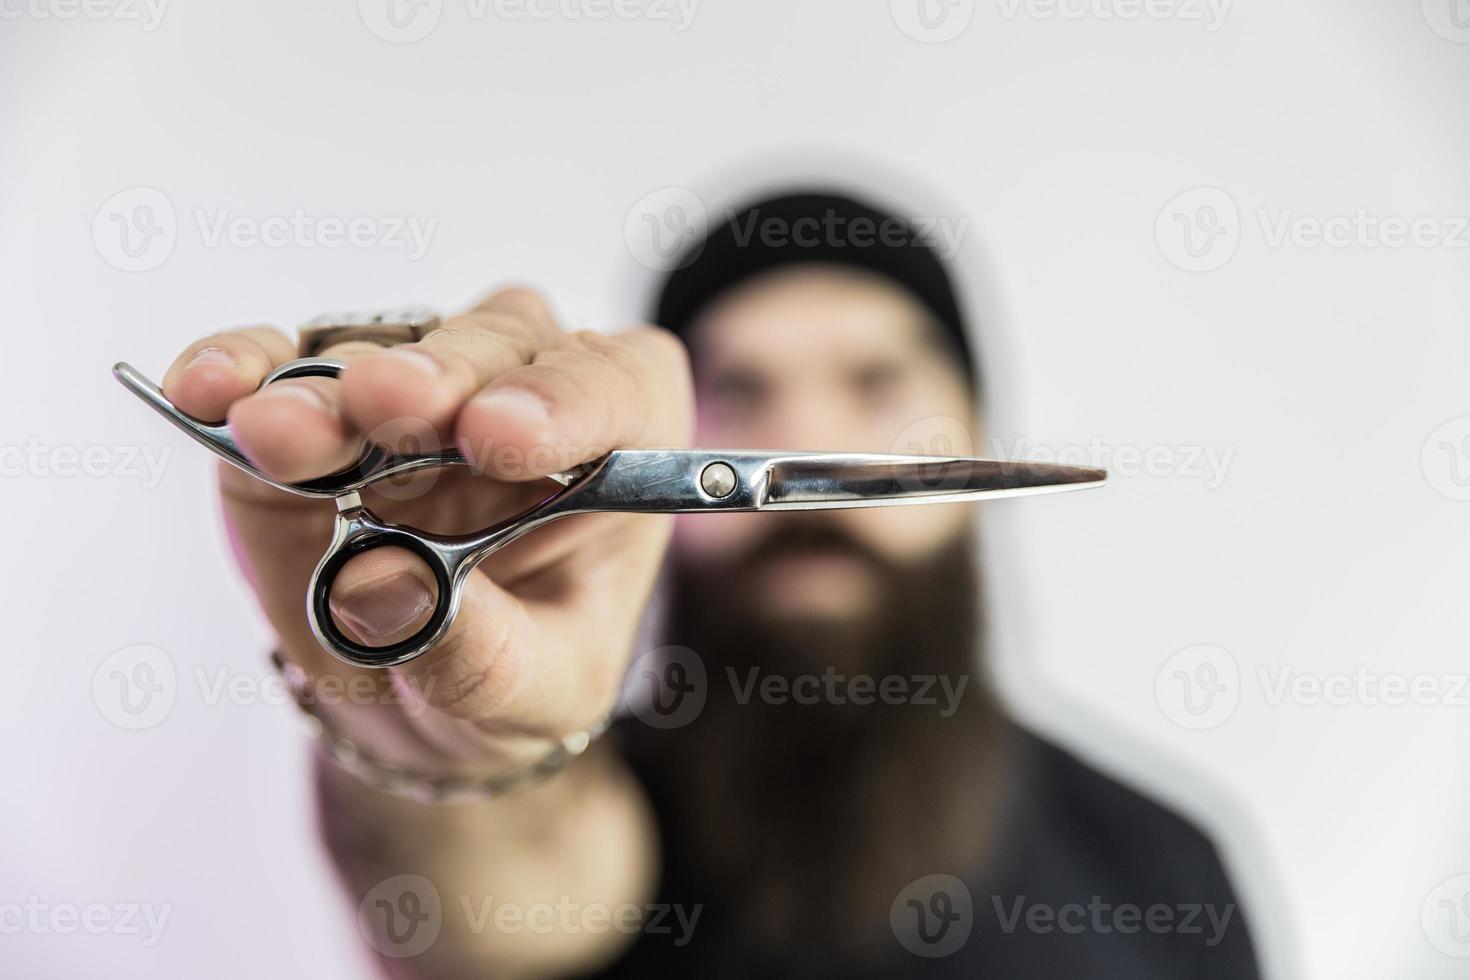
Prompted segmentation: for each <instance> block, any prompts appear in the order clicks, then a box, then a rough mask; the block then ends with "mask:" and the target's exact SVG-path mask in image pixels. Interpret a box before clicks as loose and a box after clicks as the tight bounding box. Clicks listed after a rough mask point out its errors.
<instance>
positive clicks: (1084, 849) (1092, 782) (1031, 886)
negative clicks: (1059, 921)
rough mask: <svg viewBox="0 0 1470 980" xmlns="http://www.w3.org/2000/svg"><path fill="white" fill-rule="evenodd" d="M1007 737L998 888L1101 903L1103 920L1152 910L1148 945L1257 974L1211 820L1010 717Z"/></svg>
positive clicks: (1209, 966)
mask: <svg viewBox="0 0 1470 980" xmlns="http://www.w3.org/2000/svg"><path fill="white" fill-rule="evenodd" d="M1008 737H1009V741H1010V744H1011V754H1010V758H1011V760H1012V772H1013V778H1012V779H1011V781H1010V783H1011V793H1010V796H1011V802H1010V806H1009V808H1008V819H1007V820H1006V822H1005V829H1004V830H1003V834H1004V845H1003V846H1002V847H1001V848H999V849H998V853H999V854H1000V855H1002V857H1001V860H1000V862H999V866H997V867H995V868H993V871H994V872H995V877H994V878H993V879H992V881H991V882H990V884H991V886H992V887H993V888H995V889H996V890H997V891H999V892H1002V893H1007V894H1009V893H1015V894H1018V895H1021V894H1024V895H1026V896H1028V898H1027V901H1028V902H1036V901H1039V902H1041V903H1044V904H1047V905H1050V906H1052V907H1062V906H1066V905H1068V904H1069V903H1091V904H1102V905H1103V906H1105V909H1106V911H1104V912H1103V913H1101V914H1102V916H1103V918H1102V919H1101V920H1100V921H1102V922H1103V923H1104V924H1105V925H1109V924H1113V923H1114V920H1115V918H1116V920H1117V922H1123V921H1125V918H1124V917H1125V916H1126V920H1127V921H1129V922H1131V921H1133V919H1134V917H1135V916H1137V917H1138V921H1140V922H1144V923H1146V922H1147V921H1148V920H1147V917H1148V916H1149V915H1150V914H1151V913H1150V909H1153V910H1154V911H1153V912H1152V914H1153V915H1155V916H1157V917H1158V919H1157V920H1156V921H1157V922H1159V923H1161V924H1163V925H1161V926H1160V928H1161V930H1163V931H1164V932H1165V933H1166V934H1165V935H1159V936H1155V937H1153V938H1152V939H1151V940H1149V941H1148V942H1146V943H1141V944H1138V945H1139V946H1140V949H1143V947H1147V949H1146V950H1144V952H1145V953H1147V954H1150V955H1151V954H1153V953H1157V952H1159V951H1161V950H1165V949H1167V950H1168V951H1169V953H1170V955H1175V956H1182V957H1184V958H1185V959H1187V960H1189V961H1191V962H1192V964H1193V968H1195V969H1197V971H1198V974H1199V975H1200V976H1209V977H1215V976H1220V977H1250V976H1255V975H1256V968H1255V957H1254V952H1253V949H1252V942H1251V939H1250V936H1249V929H1248V926H1247V924H1246V922H1245V917H1244V915H1243V913H1242V912H1241V909H1240V906H1239V902H1238V900H1237V898H1236V893H1235V889H1234V888H1233V887H1232V885H1231V882H1230V878H1229V875H1228V874H1227V873H1226V870H1225V867H1224V864H1223V862H1222V861H1221V859H1220V855H1219V852H1218V851H1217V850H1216V847H1215V844H1214V842H1213V841H1212V840H1211V839H1210V837H1209V835H1208V834H1207V833H1206V832H1205V831H1204V830H1203V829H1201V828H1200V827H1199V826H1198V825H1197V824H1195V823H1194V822H1193V821H1191V820H1189V819H1187V818H1186V817H1185V816H1183V815H1182V814H1180V813H1179V812H1178V811H1176V810H1175V809H1173V808H1172V807H1170V806H1167V805H1166V804H1164V803H1162V802H1160V801H1159V800H1157V799H1156V798H1154V797H1153V796H1152V795H1150V794H1149V793H1148V792H1147V791H1146V790H1143V789H1141V788H1140V787H1137V786H1133V785H1129V784H1128V783H1127V782H1126V781H1125V780H1123V779H1119V778H1115V777H1113V776H1111V775H1108V774H1106V773H1104V772H1103V771H1102V770H1100V769H1099V768H1097V767H1096V766H1093V765H1091V764H1089V763H1088V762H1086V761H1084V760H1083V759H1081V758H1079V757H1078V756H1077V755H1076V754H1074V753H1073V752H1071V751H1069V750H1068V749H1066V748H1064V747H1063V746H1061V745H1059V744H1058V743H1056V742H1054V741H1052V740H1050V739H1048V738H1046V737H1044V736H1041V735H1039V734H1037V733H1035V732H1033V731H1031V730H1029V729H1026V728H1024V727H1022V726H1020V725H1017V724H1013V725H1011V730H1010V732H1009V733H1008ZM1120 910H1126V912H1123V911H1120ZM1088 914H1089V915H1092V912H1091V911H1090V910H1089V913H1088ZM1118 938H1121V937H1118ZM1142 938H1143V937H1140V939H1142Z"/></svg>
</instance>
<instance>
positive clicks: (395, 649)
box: [113, 357, 1107, 667]
mask: <svg viewBox="0 0 1470 980" xmlns="http://www.w3.org/2000/svg"><path fill="white" fill-rule="evenodd" d="M342 368H343V364H342V362H341V361H336V360H332V359H329V358H322V357H306V358H301V359H298V360H295V361H290V362H288V363H286V364H283V365H281V366H280V367H278V368H276V369H275V370H274V371H272V372H271V373H270V374H269V375H267V376H266V378H265V380H264V381H262V382H261V386H262V387H264V386H265V385H268V384H272V383H274V382H276V381H281V380H284V379H286V378H301V377H311V376H325V377H337V376H338V375H340V374H341V372H342ZM113 374H114V376H116V378H117V379H118V381H120V382H122V384H123V385H124V386H125V387H127V389H128V390H129V391H131V392H133V394H135V395H137V396H138V397H139V398H141V399H142V400H143V401H144V402H146V403H147V404H148V405H149V407H151V408H152V409H153V410H154V411H156V412H158V413H159V414H160V415H162V416H163V417H164V418H166V419H168V420H169V421H170V422H172V423H173V424H174V425H176V426H178V427H179V428H180V429H182V430H183V431H184V432H185V433H186V434H187V435H189V436H190V437H191V438H193V439H195V440H196V441H198V442H200V443H202V444H203V445H204V446H206V447H208V448H209V449H211V450H213V451H214V452H215V453H217V454H218V455H219V456H221V457H222V458H224V459H225V460H227V461H228V462H230V463H233V464H234V465H235V466H237V467H239V468H240V469H242V470H244V471H245V472H247V473H249V474H250V475H251V476H254V477H256V478H257V479H260V480H263V481H264V482H266V483H269V484H270V485H272V486H275V487H279V488H280V489H282V490H288V491H290V492H292V493H297V494H301V495H303V496H307V497H322V498H330V499H332V500H334V501H335V502H336V505H337V517H336V525H335V528H334V531H333V533H332V540H331V543H330V544H329V545H328V546H327V550H326V553H325V554H324V555H323V556H322V559H321V561H320V562H318V563H317V566H316V570H315V571H314V572H313V573H312V577H311V584H310V588H309V594H308V597H307V606H306V612H307V618H308V620H309V621H310V624H311V630H312V632H313V633H314V634H316V637H317V639H318V640H319V641H321V644H322V646H324V647H325V648H326V649H327V650H328V651H329V652H331V653H332V654H334V655H335V656H337V657H339V658H341V659H342V660H345V661H347V662H348V663H352V664H357V665H360V666H364V667H391V666H394V665H395V664H401V663H405V662H407V661H409V660H412V659H413V658H415V657H418V656H420V655H421V654H423V653H425V652H427V651H428V650H429V649H431V648H432V647H433V646H434V645H435V644H436V643H438V642H439V641H440V640H441V639H442V638H443V637H444V635H445V633H447V632H448V631H449V627H450V625H451V624H452V623H453V622H454V617H455V615H456V613H457V612H458V611H459V603H460V595H461V592H462V589H463V585H464V582H465V580H466V578H467V577H468V576H469V574H470V572H471V571H472V570H473V569H474V567H475V566H476V565H477V564H478V563H479V562H480V561H481V560H482V559H484V558H485V557H486V556H488V555H490V554H492V553H494V552H495V551H498V550H499V549H500V548H503V547H504V546H505V545H507V544H509V543H510V542H512V541H514V540H516V539H517V538H519V537H520V536H521V535H523V534H525V533H527V532H528V531H533V530H535V529H536V528H538V527H541V526H542V525H543V524H546V523H548V522H550V521H554V520H556V519H557V518H560V517H568V516H571V515H573V514H589V513H599V512H624V513H646V514H683V513H706V512H712V511H718V512H730V511H755V512H765V511H788V510H826V509H833V508H848V507H886V506H891V505H895V504H923V503H939V502H951V501H965V500H988V499H991V498H995V497H1013V496H1020V495H1023V494H1035V493H1051V492H1057V491H1063V490H1081V489H1085V488H1088V487H1095V486H1099V485H1101V484H1102V483H1103V481H1104V480H1106V479H1107V473H1106V471H1104V470H1100V469H1092V468H1089V467H1083V466H1065V465H1060V464H1054V463H1034V462H1014V461H1006V460H989V459H975V458H970V457H962V456H905V455H879V454H872V453H790V452H751V451H726V450H712V449H684V450H664V449H617V450H614V451H612V452H610V453H608V454H606V455H604V456H602V457H600V458H598V459H596V460H593V461H592V462H589V463H586V464H584V465H582V466H579V467H577V468H576V469H574V470H572V471H570V472H567V473H560V474H556V475H555V476H553V477H552V479H554V480H556V481H557V482H558V483H560V484H562V486H561V487H560V488H558V489H556V490H555V491H553V492H552V493H551V494H550V496H548V497H546V498H545V499H543V500H542V501H541V502H540V503H538V504H536V505H534V506H532V507H531V508H530V509H528V510H526V511H524V512H523V513H521V514H519V515H517V516H515V517H512V518H509V519H507V520H504V521H501V522H499V523H497V524H494V525H491V526H490V527H487V528H484V529H483V530H480V531H478V532H475V533H473V534H461V535H434V534H429V533H426V532H424V531H420V530H418V529H417V528H414V527H409V526H407V525H404V524H395V523H393V522H391V521H385V520H382V519H381V518H379V517H378V516H377V515H375V514H374V513H373V512H372V511H371V510H369V509H368V508H367V507H365V506H363V503H362V498H361V496H360V495H359V492H360V491H361V490H363V489H364V488H366V487H369V486H371V485H372V484H374V483H376V482H378V481H379V480H385V479H388V478H389V477H393V476H397V475H400V474H404V473H409V472H412V471H414V470H419V469H424V468H428V467H437V466H451V465H462V464H465V463H466V460H465V458H464V457H463V456H462V455H461V454H460V453H458V452H457V451H453V450H446V451H441V452H426V453H418V454H409V455H398V454H393V453H389V452H387V451H386V450H384V449H382V448H381V447H378V446H372V445H370V446H368V447H367V448H366V449H365V450H364V451H363V454H362V456H361V457H359V459H358V460H357V462H356V463H354V464H353V465H352V466H350V467H348V468H347V469H344V470H341V471H339V472H337V473H334V474H332V475H330V476H325V477H321V478H318V479H314V480H307V481H304V482H301V483H282V482H280V481H278V480H274V479H272V478H271V477H269V476H268V475H266V474H265V473H263V472H262V471H261V470H260V469H258V468H257V467H256V466H255V464H254V463H252V462H251V461H250V460H249V459H247V458H246V456H245V454H244V453H243V452H241V451H240V448H239V446H238V445H237V444H236V442H235V440H234V438H233V437H232V436H231V435H230V430H229V426H228V424H227V423H225V422H218V423H206V422H200V421H199V420H197V419H195V418H192V417H190V416H189V415H186V414H184V413H183V412H182V411H180V410H179V409H178V408H177V407H176V406H175V405H174V404H173V403H172V402H171V401H169V400H168V398H167V397H166V396H165V395H164V393H163V390H162V389H160V388H159V387H158V385H156V384H154V383H153V382H152V381H149V380H148V379H147V378H145V377H144V376H143V375H141V374H139V373H138V371H136V370H135V369H134V368H132V367H130V366H129V365H127V364H118V365H116V366H115V367H114V368H113ZM388 546H394V547H400V548H406V549H408V550H409V551H412V552H413V553H414V554H416V555H418V556H419V557H420V558H422V559H423V560H424V561H425V562H426V563H427V564H428V566H429V568H430V569H431V570H432V571H433V574H434V578H435V580H436V582H437V586H438V589H437V593H438V594H437V596H436V598H435V605H434V610H433V613H432V614H431V615H430V617H429V621H428V622H427V623H426V624H425V625H424V627H423V628H422V629H420V630H419V631H418V632H417V633H415V634H414V635H413V636H410V637H408V638H407V639H405V640H403V641H401V642H399V643H394V644H392V645H390V646H382V647H370V646H364V645H362V644H360V643H357V642H356V641H354V640H353V639H352V638H351V637H349V636H347V635H345V634H344V633H343V632H342V631H341V629H340V628H339V627H338V626H337V624H336V622H335V621H334V619H333V617H332V613H331V610H330V608H329V606H328V599H329V597H330V596H331V592H332V583H333V582H334V581H335V580H336V577H337V575H338V573H339V572H341V570H342V566H343V565H345V564H346V563H347V562H348V560H349V559H351V558H353V557H354V556H356V555H360V554H362V553H363V552H366V551H371V550H372V549H374V548H383V547H388Z"/></svg>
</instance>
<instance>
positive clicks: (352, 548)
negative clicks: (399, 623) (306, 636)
mask: <svg viewBox="0 0 1470 980" xmlns="http://www.w3.org/2000/svg"><path fill="white" fill-rule="evenodd" d="M388 547H395V548H407V549H408V550H409V551H412V552H413V553H414V554H416V555H418V556H419V557H420V558H422V559H423V560H424V561H425V562H426V563H427V564H428V566H429V568H430V569H431V570H432V571H433V573H434V580H435V583H436V585H437V586H438V595H437V596H436V597H435V599H434V612H433V614H432V615H430V616H429V621H428V622H427V623H425V624H424V627H423V628H422V629H420V630H419V631H418V632H417V633H415V634H414V635H413V636H410V637H409V638H408V639H406V640H401V641H399V642H398V643H394V644H391V645H389V646H381V647H370V646H364V645H362V644H361V643H358V642H357V641H355V640H353V639H351V638H350V637H348V636H347V635H346V634H344V633H343V632H342V631H341V630H340V629H338V628H337V622H336V620H334V619H333V618H332V609H331V603H330V600H331V595H332V583H334V582H336V581H337V573H339V572H340V571H342V566H343V565H346V564H347V562H348V561H350V560H351V559H352V558H354V557H355V556H357V555H360V554H362V553H363V552H365V551H372V550H373V549H374V548H388ZM451 588H452V587H451V583H450V581H449V573H448V572H447V571H446V570H445V569H444V562H443V559H441V558H440V557H439V555H437V554H436V553H435V552H434V550H433V549H432V548H430V547H429V545H427V544H425V543H424V542H422V541H420V540H419V539H418V538H416V537H414V536H413V535H411V534H404V533H402V532H400V531H371V532H368V533H367V534H363V535H360V536H358V537H355V538H353V539H352V540H351V541H349V542H348V543H347V544H345V545H343V546H342V547H341V548H339V549H338V550H337V551H335V552H333V553H332V555H331V557H330V558H328V559H327V561H326V564H324V565H323V566H322V569H321V572H320V573H319V574H318V575H317V582H316V588H315V589H313V590H312V595H311V601H312V608H313V612H314V613H315V614H316V623H317V628H318V629H320V630H321V631H322V633H324V634H325V635H326V636H327V637H329V638H330V639H331V641H332V643H333V644H335V645H336V647H337V649H336V650H334V651H332V652H334V653H336V654H337V655H338V656H345V657H346V658H347V659H349V660H351V661H352V662H353V663H356V664H360V665H361V666H363V667H391V666H393V665H395V664H399V663H403V662H405V661H407V660H412V659H413V658H412V657H411V656H406V655H407V654H408V653H409V651H410V650H412V649H413V648H414V647H416V646H418V645H419V644H420V643H423V642H424V641H425V640H427V639H428V638H429V636H430V635H432V634H433V633H434V632H435V631H436V630H438V629H439V627H440V626H441V625H442V624H443V623H444V621H445V620H446V619H448V618H449V611H450V609H451V607H452V606H453V598H454V597H453V594H452V591H451Z"/></svg>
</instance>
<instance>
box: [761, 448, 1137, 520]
mask: <svg viewBox="0 0 1470 980" xmlns="http://www.w3.org/2000/svg"><path fill="white" fill-rule="evenodd" d="M1107 476H1108V474H1107V471H1106V470H1100V469H1093V468H1092V467H1087V466H1066V465H1062V464H1059V463H1033V462H1019V461H1010V460H995V459H973V458H968V457H941V456H880V455H867V454H853V455H844V454H835V453H834V454H830V455H813V456H792V457H787V458H784V459H782V458H777V459H774V460H773V461H772V462H771V466H770V470H769V478H768V483H767V486H766V493H765V499H764V500H763V501H762V502H761V504H760V506H759V509H760V510H822V509H826V508H839V507H841V508H846V507H884V506H891V505H895V504H922V503H943V502H949V501H963V500H990V499H994V498H997V497H1019V496H1024V495H1027V494H1036V493H1059V492H1062V491H1066V490H1084V489H1087V488H1089V487H1096V486H1101V485H1102V483H1103V482H1104V481H1105V480H1106V479H1107Z"/></svg>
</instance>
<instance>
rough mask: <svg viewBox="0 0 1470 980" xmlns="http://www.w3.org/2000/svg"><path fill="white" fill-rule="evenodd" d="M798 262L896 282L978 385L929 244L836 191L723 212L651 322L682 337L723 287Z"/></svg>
mask: <svg viewBox="0 0 1470 980" xmlns="http://www.w3.org/2000/svg"><path fill="white" fill-rule="evenodd" d="M801 263H809V264H818V263H821V264H825V265H838V266H848V267H851V268H857V269H864V270H866V271H869V272H872V273H876V274H877V275H880V276H883V277H884V278H887V279H889V280H890V281H892V282H894V283H897V284H898V285H899V286H901V287H903V288H904V289H905V290H907V291H908V292H909V293H910V294H912V295H913V297H914V298H915V299H917V300H918V301H919V302H920V303H921V304H923V306H924V307H925V308H926V309H927V310H928V311H929V312H930V313H931V314H932V315H933V316H934V319H935V320H936V321H937V323H938V324H939V327H940V329H941V331H942V332H943V334H944V336H945V339H946V340H948V341H949V343H950V345H951V346H952V348H953V349H954V353H955V356H956V357H957V358H958V359H959V361H960V366H961V367H962V368H963V370H964V372H965V376H966V377H967V378H968V379H969V380H970V385H971V387H972V388H977V387H978V385H977V384H976V376H975V365H974V363H973V361H972V360H971V351H970V342H969V337H968V335H967V334H966V331H965V324H964V321H963V319H962V318H961V316H960V309H959V303H958V302H957V301H956V299H955V293H954V288H953V286H951V284H950V280H949V275H948V273H947V272H946V271H945V268H944V264H943V262H942V261H941V260H940V258H939V256H938V255H937V254H936V252H935V250H934V247H933V245H932V244H931V243H930V242H928V241H926V240H925V236H924V235H923V233H922V232H921V231H920V230H919V229H917V228H915V227H914V225H913V223H912V222H910V221H908V220H906V219H903V218H900V217H897V216H895V215H892V214H888V213H886V212H883V211H880V210H878V209H877V208H874V207H872V206H871V205H869V204H866V203H863V202H861V201H857V200H854V199H853V198H850V197H845V196H842V195H839V194H833V193H825V192H807V193H793V194H783V195H780V196H777V197H771V198H767V199H765V200H762V201H757V202H755V203H753V204H749V205H746V206H745V207H743V208H740V209H739V210H737V211H732V212H730V213H729V214H728V215H727V216H726V220H725V221H724V222H722V223H720V224H717V225H714V226H713V227H711V228H710V230H709V231H708V233H707V234H706V235H705V237H704V238H702V239H699V240H696V241H694V242H692V243H690V245H689V246H688V247H687V248H686V249H685V251H684V254H683V255H681V256H680V258H679V265H678V267H677V268H675V269H674V270H673V271H672V272H670V273H669V274H668V277H667V278H666V279H665V280H664V284H663V289H662V290H661V291H660V293H659V297H658V305H657V309H656V310H655V311H654V316H653V321H654V322H655V323H657V324H658V325H659V326H661V327H665V328H667V329H669V330H671V331H673V332H674V333H676V334H679V335H681V336H682V335H683V334H684V333H685V332H686V331H687V330H688V329H689V327H690V324H691V323H692V322H693V321H694V319H695V317H696V316H698V314H699V312H700V311H701V310H702V309H703V308H704V307H705V306H706V305H707V304H708V303H709V302H710V301H711V300H713V299H715V298H716V297H717V296H718V295H719V294H721V293H723V292H724V291H725V290H727V289H729V288H730V287H732V286H735V285H737V284H739V283H740V282H743V281H744V280H747V279H750V278H753V277H754V276H757V275H759V274H761V273H763V272H769V271H771V270H773V269H777V268H781V267H784V266H791V265H797V264H801Z"/></svg>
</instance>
